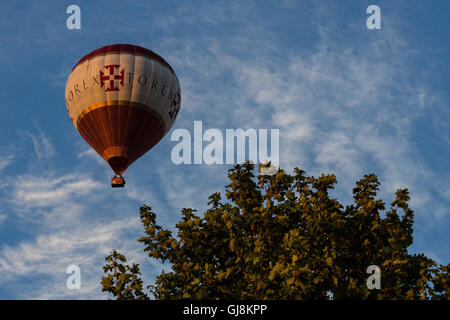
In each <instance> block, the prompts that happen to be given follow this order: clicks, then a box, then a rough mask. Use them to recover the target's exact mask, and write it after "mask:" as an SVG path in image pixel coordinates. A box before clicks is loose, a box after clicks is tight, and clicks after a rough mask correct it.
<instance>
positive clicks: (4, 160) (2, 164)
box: [0, 155, 14, 171]
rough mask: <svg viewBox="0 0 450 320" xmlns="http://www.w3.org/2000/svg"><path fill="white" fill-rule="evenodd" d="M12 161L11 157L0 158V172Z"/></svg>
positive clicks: (12, 157)
mask: <svg viewBox="0 0 450 320" xmlns="http://www.w3.org/2000/svg"><path fill="white" fill-rule="evenodd" d="M13 160H14V156H13V155H7V156H0V171H1V170H3V169H5V168H6V167H7V166H9V165H10V164H11V163H12V162H13Z"/></svg>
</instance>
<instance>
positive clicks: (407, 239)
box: [102, 162, 450, 299]
mask: <svg viewBox="0 0 450 320" xmlns="http://www.w3.org/2000/svg"><path fill="white" fill-rule="evenodd" d="M253 170H254V166H253V165H252V164H251V163H248V162H247V163H244V164H242V165H236V166H235V167H234V168H233V169H230V170H229V175H228V177H229V179H230V181H231V183H230V184H229V185H228V186H227V187H226V193H225V195H226V199H227V200H225V201H222V195H221V194H220V193H214V194H212V195H211V196H210V197H209V202H208V205H209V209H208V210H207V211H206V212H205V213H204V215H203V217H200V216H198V215H197V214H196V210H193V209H186V208H185V209H183V210H182V219H181V221H180V222H179V223H178V224H177V225H176V228H177V229H178V235H177V237H174V236H173V235H172V232H171V231H169V230H167V229H163V228H162V227H161V226H160V225H158V224H157V223H156V214H155V213H154V212H152V209H151V207H149V206H146V205H144V206H142V207H141V208H140V218H141V221H142V224H143V225H144V228H145V235H144V236H142V237H141V238H140V239H139V240H138V241H139V242H141V243H142V244H143V245H144V246H145V248H144V250H145V251H146V252H147V253H148V255H149V257H150V258H154V259H159V260H161V261H162V262H166V261H168V262H170V264H171V270H170V271H169V272H166V271H164V270H163V271H162V272H161V274H160V275H159V276H158V277H157V278H156V281H155V283H154V284H153V285H149V286H148V287H147V288H148V289H149V291H150V292H151V293H152V294H153V296H154V297H155V298H156V299H182V298H191V299H330V298H332V299H449V298H450V290H449V287H450V278H449V268H450V265H447V266H443V265H441V266H438V265H437V264H436V263H435V262H434V261H433V260H432V259H430V258H427V257H426V256H425V255H423V254H409V253H408V247H409V246H410V245H411V244H412V241H413V236H412V235H413V218H414V214H413V211H412V210H411V209H410V208H409V206H408V201H409V200H410V198H409V194H408V190H407V189H402V190H397V191H396V194H395V195H396V197H395V200H394V202H392V204H391V206H390V208H389V209H388V210H387V211H385V205H384V203H383V202H382V200H380V199H377V198H376V195H377V191H378V189H379V185H380V183H379V182H378V180H377V177H376V176H375V175H374V174H370V175H366V176H364V178H363V179H362V180H360V181H358V182H357V183H356V187H355V188H354V189H353V198H354V204H352V205H347V206H345V207H344V206H343V205H342V204H340V203H339V202H338V201H337V199H335V198H332V197H331V196H330V190H332V189H333V188H334V185H335V184H336V177H335V176H334V175H324V174H322V176H320V177H318V178H315V177H312V176H311V177H307V176H305V172H304V171H302V170H299V169H298V168H296V169H295V170H294V174H293V175H289V174H287V173H285V172H284V171H283V170H279V171H278V172H277V173H276V174H275V175H273V176H267V175H259V176H257V177H256V176H255V175H254V173H253ZM383 213H384V217H382V214H383ZM106 260H107V261H108V264H107V265H106V266H105V267H104V271H105V273H106V274H107V275H106V276H105V277H103V281H102V285H103V291H107V292H110V293H112V294H113V295H114V296H115V297H116V298H117V299H134V298H137V299H142V298H148V296H147V294H145V293H144V292H143V290H142V281H141V280H139V276H140V272H139V266H137V265H135V264H133V265H132V266H131V267H130V266H127V265H123V264H122V263H124V262H126V259H125V257H124V256H122V255H120V254H118V253H117V252H116V251H114V252H113V253H112V254H111V255H110V256H108V257H107V258H106ZM370 265H377V266H379V268H380V269H381V288H380V289H372V290H370V289H369V288H368V286H367V284H366V280H367V278H368V277H369V276H370V274H367V273H366V270H367V267H368V266H370Z"/></svg>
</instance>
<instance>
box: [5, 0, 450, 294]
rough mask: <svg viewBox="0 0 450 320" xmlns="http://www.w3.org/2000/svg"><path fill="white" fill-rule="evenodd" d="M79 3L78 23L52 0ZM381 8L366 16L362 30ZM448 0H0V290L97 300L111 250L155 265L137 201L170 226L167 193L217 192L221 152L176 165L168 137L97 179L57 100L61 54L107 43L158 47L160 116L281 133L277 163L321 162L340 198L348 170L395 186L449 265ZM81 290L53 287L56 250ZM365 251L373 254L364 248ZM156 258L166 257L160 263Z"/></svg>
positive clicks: (388, 190)
mask: <svg viewBox="0 0 450 320" xmlns="http://www.w3.org/2000/svg"><path fill="white" fill-rule="evenodd" d="M71 4H77V5H79V6H80V8H81V30H68V29H67V28H66V19H67V17H68V15H67V14H66V8H67V7H68V6H69V5H71ZM371 4H377V5H379V6H380V8H381V17H382V29H381V30H368V29H367V28H366V19H367V17H368V15H367V14H366V13H365V12H366V8H367V7H368V6H369V5H371ZM448 12H450V3H449V2H448V1H443V0H442V1H433V2H432V3H431V2H429V1H424V0H421V1H395V2H394V1H370V2H369V1H359V0H358V1H356V0H355V1H345V2H343V1H287V0H286V1H189V3H187V2H181V1H164V2H162V1H139V0H138V1H133V2H127V3H124V2H123V1H77V2H71V1H70V2H69V1H45V2H44V1H9V0H6V1H2V7H1V10H0V44H1V45H0V70H1V80H0V109H1V115H2V116H1V117H0V151H1V152H0V174H1V177H2V179H1V181H0V203H1V207H0V298H1V299H18V298H25V299H48V298H50V299H103V298H107V297H108V296H106V295H105V294H103V293H102V292H101V287H100V279H101V276H102V272H103V271H102V268H101V267H102V266H103V263H104V260H103V259H104V257H105V256H106V255H107V254H108V252H110V251H111V250H112V249H113V248H116V249H118V250H119V251H121V252H122V253H123V254H125V255H126V256H127V257H128V258H129V259H131V260H132V261H136V262H138V263H141V265H142V268H143V273H144V279H145V281H146V283H149V282H150V281H152V280H153V279H154V277H155V275H156V274H159V272H160V270H161V268H162V267H163V266H162V265H161V264H160V263H159V262H158V261H151V260H149V259H148V258H147V257H146V255H145V254H144V253H143V250H142V249H143V247H142V246H141V245H140V244H138V243H137V241H136V239H137V238H139V237H140V235H141V234H142V232H143V230H142V227H141V224H140V222H139V221H138V212H139V206H140V205H142V204H144V203H145V204H148V205H151V206H152V207H153V209H154V211H155V212H156V213H157V214H158V222H159V223H160V224H162V225H163V226H165V227H167V228H170V229H173V228H174V225H175V224H176V222H177V221H178V219H179V217H180V210H181V208H183V207H192V208H196V209H198V210H199V211H200V212H201V210H204V209H205V208H206V203H207V197H208V195H209V194H211V193H213V192H215V191H223V190H224V185H226V184H227V180H226V171H227V169H228V168H229V167H230V166H229V165H210V166H209V165H205V164H203V165H179V166H177V165H175V164H173V163H172V161H171V158H170V154H171V150H172V148H173V147H174V146H175V144H176V143H175V142H172V141H170V134H171V132H169V133H168V135H167V136H166V137H165V138H164V139H163V140H162V141H161V142H160V143H159V144H158V145H157V146H156V147H154V148H153V149H152V150H151V151H150V152H148V153H147V154H146V155H144V156H143V157H142V158H141V159H139V160H138V161H137V162H136V163H134V164H133V165H132V166H131V167H130V168H129V169H128V170H127V172H126V174H125V176H126V180H127V185H126V187H125V188H124V189H111V187H110V186H109V179H110V178H111V176H112V172H111V169H110V168H109V166H107V164H106V163H105V162H104V161H103V160H102V159H101V158H100V157H99V156H98V155H97V154H95V153H94V152H93V151H91V150H90V148H89V146H88V145H87V144H86V143H85V142H84V140H82V138H81V137H80V136H79V134H78V133H77V132H76V130H75V128H74V127H73V125H72V123H71V121H70V119H69V117H68V115H67V111H66V106H65V101H64V87H65V83H66V79H67V77H68V75H69V73H70V71H71V69H72V67H73V66H74V64H75V63H76V62H77V61H78V60H79V59H80V58H81V57H82V56H84V55H85V54H87V53H89V52H91V51H93V50H94V49H97V48H99V47H101V46H104V45H106V44H112V43H131V44H137V45H141V46H144V47H146V48H149V49H151V50H154V51H155V52H157V53H159V54H160V55H161V56H163V57H164V58H165V59H166V60H167V61H168V62H169V63H170V64H171V66H172V67H173V68H174V70H175V72H176V73H177V76H178V78H179V80H180V84H181V90H182V106H181V110H180V113H179V115H178V118H177V121H176V122H175V124H174V126H173V128H172V130H174V129H177V128H185V129H188V130H190V131H191V132H192V130H193V122H194V120H201V121H202V122H203V127H204V129H206V128H218V129H220V130H225V129H227V128H232V129H234V128H243V129H248V128H255V129H259V128H261V129H272V128H277V129H279V130H280V165H281V167H282V168H285V169H287V170H291V169H292V168H293V167H295V166H298V167H300V168H302V169H304V170H306V171H307V173H308V174H312V175H316V176H317V175H319V174H320V173H322V172H325V173H335V174H336V176H337V180H338V185H337V189H336V192H335V195H336V196H337V197H338V199H340V200H341V201H343V202H344V203H350V202H351V189H352V187H353V186H354V183H355V181H356V180H359V179H360V178H362V177H363V175H364V174H368V173H375V174H377V175H378V177H379V179H380V181H381V190H380V197H381V198H382V199H383V200H384V201H385V202H386V203H388V204H389V203H390V202H391V201H392V200H393V195H394V191H395V189H397V188H404V187H407V188H409V190H410V191H411V198H412V199H411V202H410V203H411V206H412V208H413V209H414V210H415V215H416V216H415V226H414V245H413V246H412V248H411V252H423V253H425V254H426V255H428V256H429V257H431V258H433V259H435V260H436V261H437V262H439V263H441V264H447V263H449V262H450V251H449V249H448V244H449V243H450V241H449V240H450V236H449V233H448V230H449V226H450V212H449V209H448V208H449V204H450V183H449V181H450V174H449V172H450V170H449V169H450V163H449V161H448V159H449V157H450V151H449V145H450V130H449V128H450V127H449V126H450V125H449V119H450V111H449V108H448V104H449V101H450V94H449V90H448V89H449V83H450V59H449V58H448V57H449V56H450V45H449V43H448V41H447V38H448V34H449V31H450V21H449V19H448ZM72 264H76V265H79V266H80V268H81V277H82V278H81V279H82V280H81V281H82V283H81V289H80V290H69V289H67V288H66V285H65V281H66V278H67V277H68V275H67V274H66V273H65V271H66V268H67V267H68V266H69V265H72ZM368 264H371V263H370V262H368ZM166 268H167V266H166Z"/></svg>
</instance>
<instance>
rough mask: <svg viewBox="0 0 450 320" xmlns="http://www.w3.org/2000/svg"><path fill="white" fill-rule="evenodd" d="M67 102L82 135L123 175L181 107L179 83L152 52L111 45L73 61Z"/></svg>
mask: <svg viewBox="0 0 450 320" xmlns="http://www.w3.org/2000/svg"><path fill="white" fill-rule="evenodd" d="M66 104H67V110H68V112H69V116H70V119H71V120H72V122H73V124H74V126H75V128H76V129H77V130H78V132H79V133H80V135H81V136H82V137H83V138H84V139H85V140H86V141H87V143H89V145H90V146H91V147H92V148H93V149H94V150H95V151H97V153H98V154H99V155H100V156H101V157H103V159H105V161H106V162H108V163H109V165H110V166H111V168H112V169H113V171H114V172H115V173H116V174H122V173H123V172H124V171H125V170H126V169H127V168H128V167H129V166H130V165H131V164H132V163H133V162H134V161H136V160H137V159H138V158H139V157H140V156H142V155H143V154H144V153H145V152H147V151H148V150H150V149H151V148H152V147H153V146H154V145H155V144H157V143H158V142H159V141H160V140H161V139H162V138H163V137H164V135H165V134H166V133H167V132H168V131H169V130H170V128H171V127H172V125H173V123H174V121H175V118H176V117H177V114H178V111H179V110H180V106H181V90H180V83H179V82H178V78H177V76H176V75H175V72H174V71H173V69H172V67H171V66H170V65H169V64H168V63H167V62H166V61H165V60H164V59H163V58H161V57H160V56H159V55H157V54H156V53H154V52H153V51H151V50H148V49H145V48H142V47H139V46H135V45H129V44H115V45H109V46H105V47H102V48H100V49H97V50H95V51H93V52H91V53H90V54H88V55H86V56H84V57H83V58H82V59H81V60H80V61H79V62H78V63H77V64H76V65H75V67H74V68H73V70H72V72H71V73H70V75H69V79H68V80H67V84H66Z"/></svg>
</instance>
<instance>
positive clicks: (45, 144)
mask: <svg viewBox="0 0 450 320" xmlns="http://www.w3.org/2000/svg"><path fill="white" fill-rule="evenodd" d="M26 134H27V135H28V136H29V137H30V138H31V141H32V142H33V148H34V153H35V154H36V156H37V157H38V160H39V161H41V160H43V159H48V158H50V157H51V156H53V155H54V154H55V148H54V147H53V144H52V143H51V141H50V138H49V137H47V136H46V135H45V134H44V132H42V131H40V132H39V134H37V135H33V134H31V133H29V132H26Z"/></svg>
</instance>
